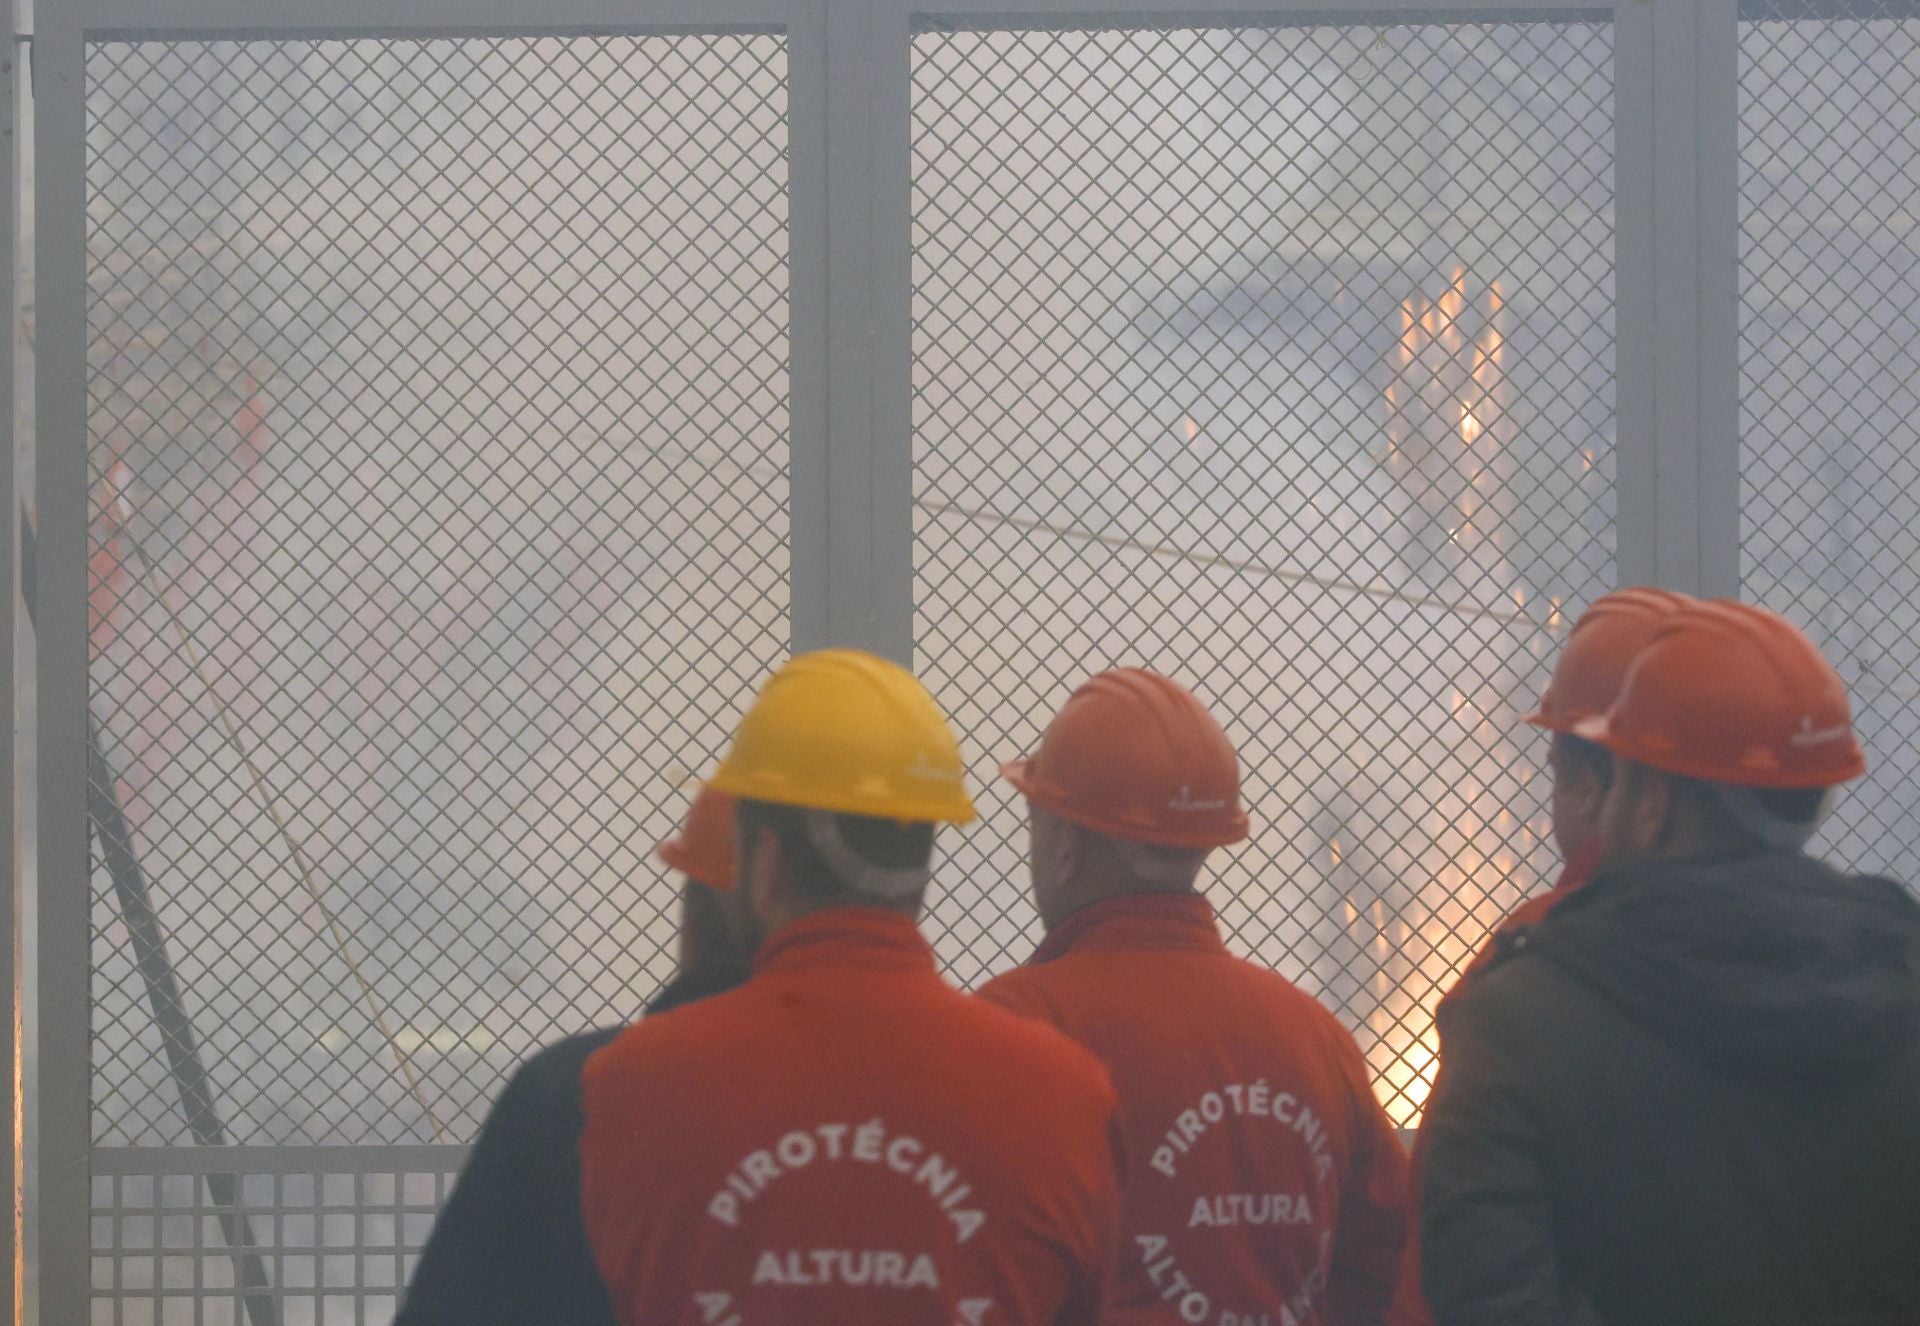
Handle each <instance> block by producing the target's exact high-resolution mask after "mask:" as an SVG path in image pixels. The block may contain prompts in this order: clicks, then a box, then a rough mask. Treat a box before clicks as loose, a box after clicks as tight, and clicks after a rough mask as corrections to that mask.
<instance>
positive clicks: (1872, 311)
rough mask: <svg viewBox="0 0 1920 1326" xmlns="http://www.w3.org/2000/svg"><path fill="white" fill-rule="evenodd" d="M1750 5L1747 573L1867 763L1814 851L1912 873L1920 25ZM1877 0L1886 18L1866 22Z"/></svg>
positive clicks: (1918, 705) (1918, 686)
mask: <svg viewBox="0 0 1920 1326" xmlns="http://www.w3.org/2000/svg"><path fill="white" fill-rule="evenodd" d="M1850 8H1851V10H1852V12H1853V16H1852V17H1848V18H1828V19H1811V18H1798V19H1789V18H1786V17H1782V16H1781V15H1784V14H1787V13H1799V14H1804V13H1805V12H1806V11H1807V9H1808V6H1806V5H1805V4H1795V5H1793V6H1791V8H1790V9H1786V8H1776V7H1774V6H1769V5H1764V4H1762V5H1748V6H1746V8H1745V12H1747V13H1748V14H1749V15H1750V17H1751V18H1752V19H1753V21H1751V22H1748V23H1744V24H1742V26H1741V33H1740V350H1741V363H1740V406H1741V421H1740V422H1741V445H1742V455H1741V486H1740V502H1741V516H1742V524H1741V545H1742V554H1743V560H1742V577H1743V581H1744V588H1745V592H1746V594H1747V595H1748V596H1750V597H1751V598H1753V599H1754V600H1756V601H1757V602H1761V603H1764V604H1766V605H1767V606H1769V607H1772V608H1774V609H1776V610H1778V611H1780V612H1783V613H1786V614H1787V615H1788V616H1790V617H1792V618H1793V619H1794V620H1795V621H1797V622H1798V623H1800V624H1801V625H1802V626H1805V627H1807V628H1808V629H1810V630H1811V631H1812V632H1813V633H1814V636H1815V638H1816V639H1817V640H1818V641H1819V642H1820V644H1821V646H1822V647H1823V648H1824V649H1825V650H1826V651H1827V655H1828V657H1829V658H1831V659H1833V660H1834V662H1835V663H1836V664H1837V665H1838V667H1839V668H1840V671H1841V674H1842V676H1844V677H1845V679H1846V682H1847V685H1848V688H1849V690H1850V691H1851V693H1852V698H1853V706H1854V717H1855V721H1856V723H1857V725H1858V727H1859V729H1860V734H1861V737H1862V739H1863V741H1864V743H1865V745H1866V747H1867V754H1868V760H1869V761H1870V766H1871V767H1870V772H1869V773H1868V776H1867V777H1866V779H1865V780H1863V781H1862V782H1861V783H1859V784H1857V785H1856V786H1854V787H1852V788H1849V789H1848V790H1847V791H1846V792H1845V793H1844V794H1843V795H1842V797H1841V800H1840V802H1839V804H1838V807H1837V808H1836V811H1835V813H1834V817H1833V819H1832V820H1831V821H1830V822H1829V824H1828V826H1827V827H1826V828H1825V829H1824V830H1823V831H1822V834H1821V837H1820V840H1819V841H1818V842H1817V843H1816V845H1815V849H1814V850H1815V851H1817V852H1821V853H1823V854H1825V855H1827V856H1829V857H1830V858H1831V859H1833V860H1835V861H1837V862H1840V863H1843V864H1845V865H1847V866H1850V867H1852V868H1854V869H1858V870H1866V871H1877V872H1885V873H1888V874H1891V875H1893V876H1895V877H1896V878H1898V879H1901V880H1904V881H1906V882H1908V883H1909V884H1912V883H1914V882H1915V881H1920V827H1917V826H1920V425H1917V424H1916V420H1920V221H1917V220H1916V218H1917V217H1920V19H1917V18H1914V17H1912V13H1913V11H1912V7H1911V6H1907V5H1902V6H1900V7H1899V12H1900V13H1903V14H1906V15H1908V16H1907V17H1904V18H1901V17H1896V16H1895V13H1894V10H1893V9H1892V8H1891V7H1890V6H1879V7H1876V6H1875V5H1873V4H1860V5H1854V6H1851V7H1850ZM1876 8H1877V9H1878V16H1877V17H1876V16H1875V11H1876Z"/></svg>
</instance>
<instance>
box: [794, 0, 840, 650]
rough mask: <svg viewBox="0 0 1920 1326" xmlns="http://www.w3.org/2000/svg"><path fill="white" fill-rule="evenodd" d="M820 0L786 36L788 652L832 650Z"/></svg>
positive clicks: (803, 5) (823, 19)
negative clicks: (788, 429)
mask: <svg viewBox="0 0 1920 1326" xmlns="http://www.w3.org/2000/svg"><path fill="white" fill-rule="evenodd" d="M829 86H830V76H829V71H828V67H827V12H826V0H799V2H798V3H797V4H796V7H795V11H794V14H793V18H792V26H791V27H790V28H789V29H788V37H787V135H788V138H787V141H788V145H789V152H788V158H787V279H788V287H787V288H788V296H787V299H788V304H787V309H788V313H787V317H788V333H787V346H788V350H787V364H788V368H787V374H788V376H787V383H788V387H787V391H788V406H787V409H788V418H789V420H790V421H791V424H790V432H789V434H788V442H787V446H788V452H787V501H788V520H789V529H790V531H791V532H790V535H789V546H788V557H789V559H790V560H789V567H790V571H789V575H790V579H791V589H790V599H789V609H788V611H789V613H790V615H791V622H792V627H791V629H792V646H793V648H794V649H795V650H803V649H818V648H821V647H822V646H824V645H826V644H828V643H830V641H831V639H832V625H831V607H830V605H831V595H832V585H831V560H832V548H831V545H830V543H829V541H828V522H829V515H830V508H829V483H830V476H831V470H832V458H831V455H830V451H831V444H830V440H829V439H830V438H831V436H832V434H831V432H830V431H829V427H828V413H827V411H828V398H829V393H830V383H829V379H828V363H829V359H828V351H829V346H828V340H827V309H828V287H827V263H828V259H829V246H828V236H829V234H830V227H829V225H828V218H829V214H830V212H831V209H832V206H833V202H832V193H831V192H830V191H829V189H828V188H827V172H826V163H827V152H828V138H827V100H828V88H829Z"/></svg>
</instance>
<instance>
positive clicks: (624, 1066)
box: [583, 983, 762, 1082]
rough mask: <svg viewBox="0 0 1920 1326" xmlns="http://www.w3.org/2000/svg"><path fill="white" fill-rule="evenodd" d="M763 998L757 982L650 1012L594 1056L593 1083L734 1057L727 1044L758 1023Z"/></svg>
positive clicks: (589, 1069)
mask: <svg viewBox="0 0 1920 1326" xmlns="http://www.w3.org/2000/svg"><path fill="white" fill-rule="evenodd" d="M761 1002H762V1001H761V999H760V996H759V992H758V991H756V990H755V989H754V988H753V986H752V984H751V983H749V984H747V985H742V986H738V987H736V988H734V989H731V990H727V991H725V992H723V993H720V994H715V995H710V996H708V997H706V998H704V999H699V1000H696V1001H694V1002H692V1003H685V1004H680V1005H679V1006H677V1007H674V1008H670V1009H667V1010H664V1011H662V1012H657V1013H649V1014H647V1015H646V1016H645V1017H643V1018H641V1019H640V1020H639V1021H638V1022H634V1023H632V1024H630V1025H629V1026H627V1027H626V1028H625V1029H623V1030H621V1031H620V1032H619V1033H618V1034H617V1035H616V1036H614V1037H613V1038H612V1039H611V1040H609V1041H607V1042H605V1043H603V1044H601V1045H600V1046H598V1047H596V1048H595V1049H593V1050H590V1051H589V1052H588V1058H587V1061H586V1065H585V1067H584V1069H583V1073H584V1076H585V1079H586V1080H587V1081H589V1082H593V1081H598V1080H605V1079H606V1078H608V1077H609V1075H618V1074H620V1073H622V1072H625V1071H633V1070H636V1069H638V1068H640V1067H643V1066H644V1067H645V1068H647V1069H649V1070H652V1069H658V1068H665V1067H669V1066H672V1065H681V1064H684V1065H687V1066H690V1067H697V1064H698V1062H699V1061H700V1060H701V1059H703V1058H707V1057H712V1056H716V1055H724V1054H727V1053H729V1051H728V1049H727V1046H728V1045H729V1044H730V1043H731V1042H733V1041H734V1040H736V1039H737V1038H738V1036H739V1034H740V1033H741V1032H743V1031H744V1030H745V1029H747V1028H748V1027H749V1026H751V1025H752V1023H753V1022H754V1017H753V1010H754V1009H755V1008H757V1007H758V1006H759V1005H760V1003H761Z"/></svg>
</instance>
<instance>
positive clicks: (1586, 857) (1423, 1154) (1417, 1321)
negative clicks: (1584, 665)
mask: <svg viewBox="0 0 1920 1326" xmlns="http://www.w3.org/2000/svg"><path fill="white" fill-rule="evenodd" d="M1599 856H1600V845H1599V844H1598V843H1597V842H1595V843H1592V844H1590V845H1589V846H1588V847H1587V848H1586V849H1585V850H1582V851H1579V852H1576V853H1575V854H1574V855H1573V857H1572V859H1570V860H1569V861H1568V862H1567V864H1566V868H1565V869H1564V870H1562V871H1561V872H1560V882H1559V883H1557V884H1555V885H1554V886H1553V887H1552V888H1551V889H1549V890H1548V891H1547V892H1545V893H1537V894H1535V895H1534V896H1533V897H1531V898H1528V899H1526V900H1525V901H1524V902H1522V903H1521V904H1520V905H1519V906H1517V907H1515V908H1514V909H1513V910H1512V911H1511V912H1508V913H1507V915H1506V918H1505V919H1504V920H1502V921H1501V922H1500V924H1499V925H1497V926H1495V927H1494V928H1493V933H1492V934H1490V935H1488V936H1487V942H1486V943H1484V944H1482V945H1481V946H1480V951H1479V952H1477V953H1475V954H1474V955H1473V957H1472V959H1470V960H1469V961H1468V963H1467V965H1466V966H1465V967H1463V968H1461V969H1460V976H1459V978H1458V979H1457V980H1455V981H1454V983H1453V984H1452V985H1450V986H1448V987H1447V992H1446V993H1445V994H1443V995H1441V996H1440V1003H1439V1004H1436V1005H1435V1006H1434V1010H1433V1016H1434V1020H1435V1022H1438V1021H1439V1018H1440V1008H1441V1007H1442V1006H1444V1005H1445V1004H1446V1003H1447V1002H1448V1001H1449V1000H1452V999H1454V998H1457V997H1458V996H1459V994H1460V992H1461V991H1462V990H1464V989H1466V988H1467V983H1468V982H1469V981H1471V980H1472V979H1473V978H1474V977H1476V976H1478V975H1479V974H1480V973H1481V972H1483V971H1485V970H1486V969H1487V968H1488V967H1489V966H1491V965H1492V964H1493V960H1494V958H1495V957H1496V956H1497V955H1498V954H1499V952H1500V941H1501V939H1502V938H1503V937H1504V936H1507V935H1510V934H1512V933H1513V932H1514V931H1516V930H1522V929H1525V928H1526V927H1527V926H1530V925H1538V924H1539V923H1540V921H1541V919H1542V918H1544V917H1545V916H1546V914H1547V913H1548V912H1550V911H1552V910H1553V909H1554V908H1555V907H1557V906H1559V904H1560V902H1561V901H1562V900H1563V899H1564V898H1566V896H1567V895H1568V894H1570V893H1572V892H1573V891H1574V890H1575V889H1577V888H1579V887H1580V886H1581V885H1583V884H1585V883H1586V882H1587V880H1588V879H1590V878H1592V876H1593V872H1594V869H1595V867H1596V866H1598V864H1599ZM1426 1141H1427V1135H1426V1131H1425V1130H1424V1129H1422V1130H1421V1131H1420V1132H1417V1133H1415V1134H1414V1137H1413V1166H1412V1181H1411V1187H1412V1190H1413V1195H1414V1208H1415V1211H1416V1214H1417V1212H1418V1209H1419V1202H1420V1175H1421V1173H1422V1171H1423V1170H1424V1168H1425V1166H1426V1158H1427V1147H1426ZM1388 1320H1389V1321H1390V1322H1392V1324H1393V1326H1434V1322H1433V1311H1432V1309H1431V1308H1429V1307H1428V1306H1427V1296H1426V1292H1425V1291H1424V1290H1422V1289H1421V1287H1420V1221H1419V1220H1418V1219H1417V1218H1416V1219H1415V1220H1414V1221H1413V1226H1412V1228H1411V1229H1410V1230H1409V1231H1408V1235H1407V1249H1406V1252H1405V1254H1404V1255H1403V1256H1402V1258H1401V1262H1400V1285H1399V1287H1398V1288H1397V1289H1396V1290H1395V1291H1394V1296H1393V1312H1392V1314H1391V1315H1390V1316H1389V1318H1388Z"/></svg>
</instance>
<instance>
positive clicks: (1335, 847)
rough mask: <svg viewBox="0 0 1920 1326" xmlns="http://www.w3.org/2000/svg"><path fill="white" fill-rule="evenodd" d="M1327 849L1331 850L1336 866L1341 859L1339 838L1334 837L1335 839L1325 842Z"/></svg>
mask: <svg viewBox="0 0 1920 1326" xmlns="http://www.w3.org/2000/svg"><path fill="white" fill-rule="evenodd" d="M1327 850H1328V851H1329V852H1331V853H1332V855H1333V864H1335V865H1336V866H1337V865H1339V864H1340V860H1341V858H1340V840H1339V839H1338V838H1335V839H1334V840H1333V841H1332V842H1330V843H1328V844H1327Z"/></svg>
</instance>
